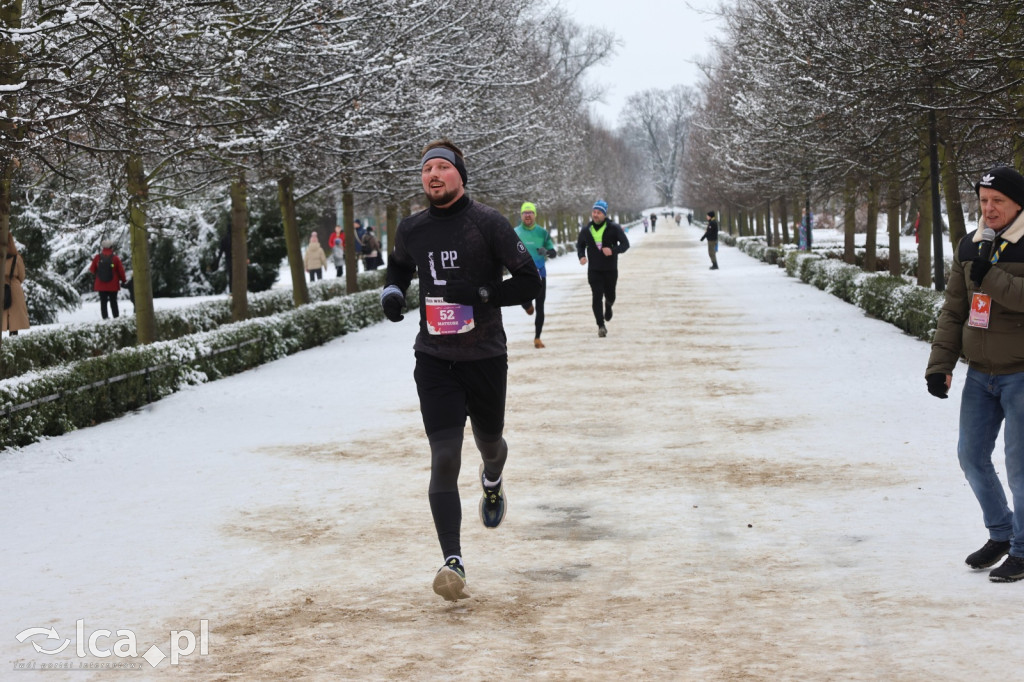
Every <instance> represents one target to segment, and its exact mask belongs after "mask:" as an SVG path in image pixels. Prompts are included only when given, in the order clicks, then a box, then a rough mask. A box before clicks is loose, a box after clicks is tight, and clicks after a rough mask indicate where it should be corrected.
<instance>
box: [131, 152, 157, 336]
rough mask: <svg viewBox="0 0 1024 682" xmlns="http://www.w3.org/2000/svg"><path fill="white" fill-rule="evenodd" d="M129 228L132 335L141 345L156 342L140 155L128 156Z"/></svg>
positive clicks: (146, 196) (146, 194) (146, 192)
mask: <svg viewBox="0 0 1024 682" xmlns="http://www.w3.org/2000/svg"><path fill="white" fill-rule="evenodd" d="M127 172H128V230H129V234H130V235H131V248H132V281H133V283H134V286H135V335H136V338H137V339H138V341H139V344H140V345H143V344H147V343H153V342H154V341H156V337H157V329H156V314H155V313H154V311H153V276H152V272H151V270H150V263H149V233H148V231H147V228H146V205H147V203H148V202H149V181H148V180H147V179H146V173H145V170H144V169H143V167H142V158H141V157H139V156H137V155H135V154H132V155H131V156H129V157H128V163H127Z"/></svg>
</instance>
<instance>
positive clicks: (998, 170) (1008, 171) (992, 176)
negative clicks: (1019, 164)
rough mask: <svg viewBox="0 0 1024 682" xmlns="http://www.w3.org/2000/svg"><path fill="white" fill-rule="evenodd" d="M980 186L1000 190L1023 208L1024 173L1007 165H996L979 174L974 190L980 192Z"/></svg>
mask: <svg viewBox="0 0 1024 682" xmlns="http://www.w3.org/2000/svg"><path fill="white" fill-rule="evenodd" d="M982 187H988V188H989V189H994V190H996V191H997V192H1002V193H1003V194H1005V195H1006V196H1008V197H1010V199H1012V200H1013V201H1015V202H1016V203H1017V205H1018V206H1020V207H1022V208H1024V175H1021V174H1020V173H1018V172H1017V171H1015V170H1014V169H1012V168H1010V167H1009V166H996V167H995V168H993V169H992V170H990V171H989V172H987V173H985V174H984V175H983V176H981V180H979V181H978V183H977V184H976V185H975V186H974V191H975V192H977V193H978V194H981V188H982Z"/></svg>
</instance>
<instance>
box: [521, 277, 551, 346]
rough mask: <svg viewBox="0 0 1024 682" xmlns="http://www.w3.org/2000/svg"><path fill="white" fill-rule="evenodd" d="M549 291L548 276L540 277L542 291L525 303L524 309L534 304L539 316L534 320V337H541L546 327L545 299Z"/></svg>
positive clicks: (536, 313)
mask: <svg viewBox="0 0 1024 682" xmlns="http://www.w3.org/2000/svg"><path fill="white" fill-rule="evenodd" d="M547 293H548V278H547V277H541V278H540V291H538V292H537V298H535V299H534V300H533V301H527V302H526V303H524V304H523V310H526V309H527V308H529V307H530V306H531V305H533V309H534V314H535V315H536V316H537V317H536V318H534V321H533V338H535V339H539V338H540V331H541V330H542V329H544V299H545V298H546V297H547Z"/></svg>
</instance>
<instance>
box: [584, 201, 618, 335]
mask: <svg viewBox="0 0 1024 682" xmlns="http://www.w3.org/2000/svg"><path fill="white" fill-rule="evenodd" d="M628 248H629V240H628V239H626V233H625V232H624V231H623V230H622V227H620V226H619V224H618V223H616V222H614V221H612V220H609V218H608V203H607V202H606V201H604V200H603V199H598V200H597V201H596V202H595V203H594V208H593V209H591V211H590V223H589V224H588V225H586V226H585V227H584V228H583V229H582V230H580V236H579V238H578V239H577V240H576V255H577V256H579V258H580V265H586V266H587V282H589V283H590V293H591V296H592V297H593V301H592V305H593V309H594V319H595V320H596V321H597V335H598V336H600V337H602V338H603V337H605V336H607V335H608V329H607V327H605V326H604V323H605V322H606V321H607V320H610V319H612V304H613V303H615V284H616V282H618V280H619V254H620V253H625V252H626V250H627V249H628Z"/></svg>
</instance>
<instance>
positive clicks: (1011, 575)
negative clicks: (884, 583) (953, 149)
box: [925, 166, 1024, 582]
mask: <svg viewBox="0 0 1024 682" xmlns="http://www.w3.org/2000/svg"><path fill="white" fill-rule="evenodd" d="M975 191H977V193H978V199H979V201H980V203H981V213H982V217H981V220H979V221H978V229H977V230H975V231H974V232H971V233H970V234H968V235H966V236H965V237H964V238H963V239H961V240H960V243H959V244H958V245H957V248H956V253H954V255H953V269H952V271H951V272H950V275H949V285H948V287H947V288H946V299H945V303H944V304H943V306H942V310H941V311H940V313H939V320H938V326H937V328H936V330H935V336H934V337H933V341H932V351H931V355H930V356H929V358H928V369H927V370H925V380H926V381H927V383H928V392H929V393H931V394H932V395H934V396H936V397H938V398H945V397H946V395H947V393H948V391H949V388H950V386H951V384H952V380H953V368H954V367H955V366H956V363H957V361H958V360H959V359H960V358H961V357H962V358H963V359H964V360H965V361H966V362H967V366H968V369H967V376H966V377H965V379H964V388H963V394H962V398H961V402H960V436H959V442H958V445H957V455H958V458H959V460H960V468H961V469H963V472H964V475H965V477H966V478H967V483H968V484H969V485H970V486H971V490H972V491H974V496H975V497H976V498H977V499H978V503H979V504H980V505H981V511H982V517H983V519H984V521H985V527H986V528H988V533H989V540H988V541H987V542H986V543H985V545H984V546H983V547H982V548H981V549H979V550H978V551H976V552H974V553H972V554H971V555H969V556H968V557H967V559H966V563H967V565H968V566H970V567H971V568H974V569H984V568H989V567H991V566H993V565H995V564H996V563H998V562H999V560H1000V559H1002V558H1003V557H1004V556H1006V560H1005V561H1004V562H1003V564H1002V565H1001V566H999V567H997V568H995V569H993V570H992V571H991V572H990V573H989V580H991V581H993V582H1014V581H1017V580H1020V579H1021V578H1024V215H1022V210H1024V176H1021V174H1020V173H1018V172H1017V171H1016V170H1014V169H1012V168H1009V167H1006V166H998V167H996V168H993V169H992V170H990V171H989V172H988V173H985V174H984V175H983V176H982V178H981V180H980V181H979V182H978V183H977V184H976V185H975ZM1004 421H1005V422H1006V432H1005V434H1004V436H1005V454H1006V476H1007V479H1008V483H1009V487H1010V492H1011V493H1012V496H1013V509H1012V510H1011V508H1010V507H1009V505H1008V504H1007V500H1006V495H1005V494H1004V493H1003V486H1002V484H1001V483H1000V481H999V477H998V476H997V474H996V470H995V467H994V466H993V465H992V453H993V451H994V449H995V442H996V436H997V435H998V434H999V429H1000V427H1001V426H1002V423H1003V422H1004Z"/></svg>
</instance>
